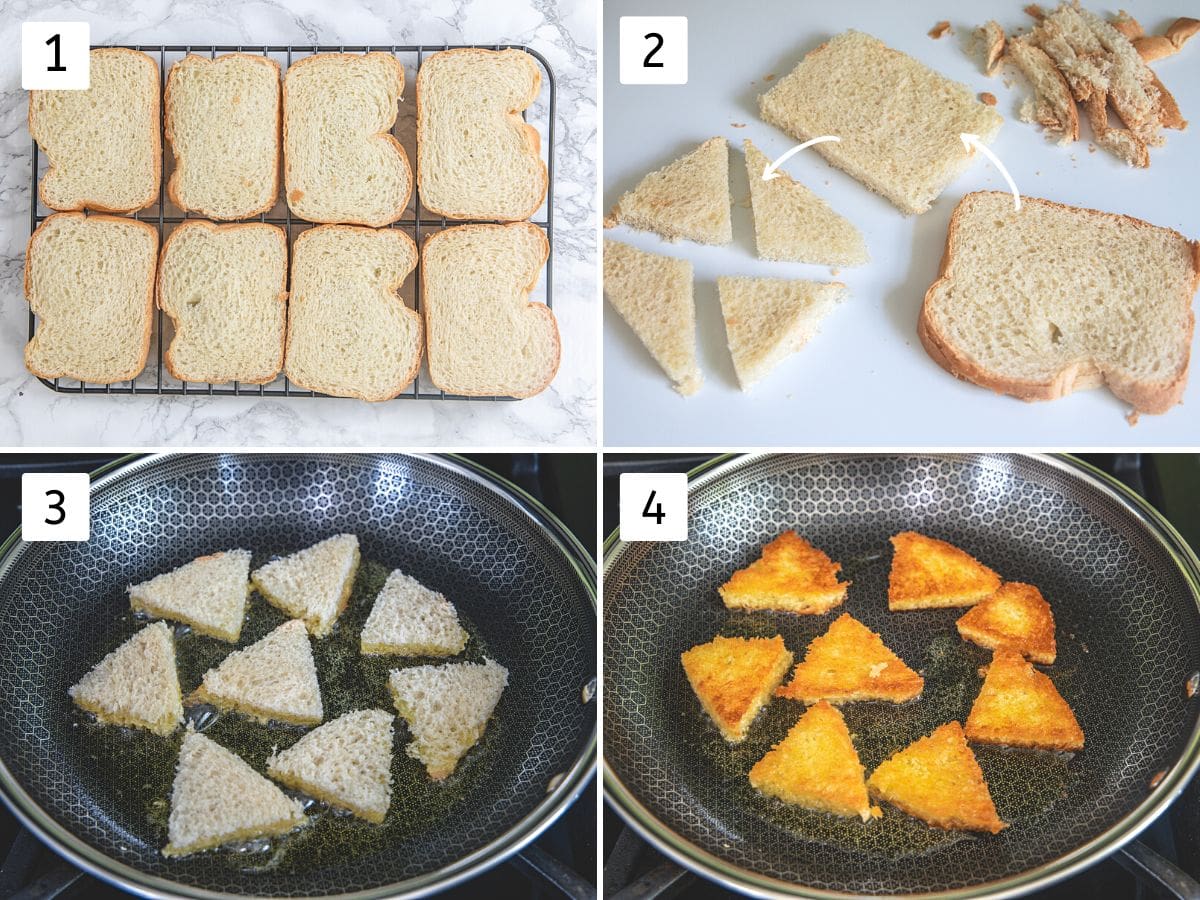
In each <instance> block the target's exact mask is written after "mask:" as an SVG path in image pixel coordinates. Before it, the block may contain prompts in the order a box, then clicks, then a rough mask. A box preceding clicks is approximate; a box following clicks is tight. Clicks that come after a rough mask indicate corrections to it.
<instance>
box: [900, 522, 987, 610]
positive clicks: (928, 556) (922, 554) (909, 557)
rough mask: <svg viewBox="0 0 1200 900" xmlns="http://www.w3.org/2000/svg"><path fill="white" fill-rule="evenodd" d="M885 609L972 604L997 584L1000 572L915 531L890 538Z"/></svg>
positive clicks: (931, 607) (904, 532) (948, 544)
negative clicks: (890, 553) (889, 570)
mask: <svg viewBox="0 0 1200 900" xmlns="http://www.w3.org/2000/svg"><path fill="white" fill-rule="evenodd" d="M891 541H892V547H893V549H894V551H895V552H894V553H893V554H892V568H891V572H890V573H889V574H888V609H890V610H892V612H896V611H897V610H902V609H934V608H940V607H945V606H974V605H975V604H976V603H978V602H979V601H980V600H982V599H983V598H984V597H988V596H991V595H992V594H994V593H995V592H996V590H997V589H998V588H999V587H1000V576H999V575H997V574H996V573H995V572H993V571H992V570H991V569H989V568H988V567H987V566H985V565H984V564H983V563H981V562H980V561H979V560H977V559H976V558H975V557H973V556H972V555H971V554H970V553H968V552H967V551H966V550H960V549H959V548H958V547H955V546H954V545H953V544H950V543H947V542H946V541H941V540H938V539H937V538H931V537H928V536H926V535H923V534H917V532H915V531H902V532H900V533H899V534H897V535H895V536H894V537H893V538H891Z"/></svg>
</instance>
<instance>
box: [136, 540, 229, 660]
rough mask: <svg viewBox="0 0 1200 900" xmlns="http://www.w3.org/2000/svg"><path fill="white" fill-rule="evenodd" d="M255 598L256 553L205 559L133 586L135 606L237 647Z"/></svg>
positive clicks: (215, 555)
mask: <svg viewBox="0 0 1200 900" xmlns="http://www.w3.org/2000/svg"><path fill="white" fill-rule="evenodd" d="M249 594H250V551H249V550H229V551H226V552H224V553H212V554H209V555H208V556H201V557H199V558H198V559H193V560H192V561H191V562H189V563H184V564H183V565H182V566H180V567H179V568H177V569H172V570H171V571H170V572H164V573H162V574H161V575H156V576H155V577H153V578H151V579H150V580H149V581H143V582H142V583H141V584H135V585H133V586H132V587H131V588H129V605H130V606H131V607H132V608H133V610H134V611H135V612H144V613H149V614H150V615H152V616H156V617H158V618H161V619H171V620H172V621H175V622H183V623H184V624H186V625H191V626H192V628H194V629H195V630H196V631H198V632H200V633H201V634H207V635H209V636H210V637H215V638H219V639H220V640H222V641H230V642H232V643H237V639H238V638H239V637H241V634H242V620H243V619H245V617H246V597H247V596H249Z"/></svg>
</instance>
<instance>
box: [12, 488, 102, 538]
mask: <svg viewBox="0 0 1200 900" xmlns="http://www.w3.org/2000/svg"><path fill="white" fill-rule="evenodd" d="M91 499H92V494H91V482H90V479H89V478H88V476H87V473H83V472H53V473H44V472H36V473H32V472H26V473H25V474H24V475H22V476H21V537H22V538H23V539H25V540H27V541H86V540H87V539H88V537H89V536H90V534H91V519H92V515H91Z"/></svg>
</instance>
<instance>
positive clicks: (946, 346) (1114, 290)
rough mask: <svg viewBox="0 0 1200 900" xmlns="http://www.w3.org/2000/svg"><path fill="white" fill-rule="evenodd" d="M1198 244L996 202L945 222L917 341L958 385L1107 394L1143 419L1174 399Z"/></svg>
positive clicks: (1186, 352) (1023, 392)
mask: <svg viewBox="0 0 1200 900" xmlns="http://www.w3.org/2000/svg"><path fill="white" fill-rule="evenodd" d="M1198 284H1200V244H1197V243H1196V242H1195V241H1190V240H1188V239H1187V238H1185V237H1184V236H1183V235H1181V234H1179V233H1178V232H1176V231H1172V230H1171V229H1169V228H1159V227H1156V226H1154V225H1150V224H1149V223H1147V222H1142V221H1139V220H1138V219H1133V218H1130V217H1129V216H1120V215H1113V214H1111V213H1105V212H1098V211H1096V210H1092V209H1081V208H1078V207H1072V206H1064V205H1062V204H1060V203H1053V202H1051V201H1049V200H1038V199H1036V198H1033V197H1022V198H1021V211H1020V212H1016V211H1014V210H1013V203H1012V196H1011V195H1010V194H1007V193H999V192H994V191H987V192H980V193H972V194H967V196H965V197H964V198H963V199H962V202H960V203H959V205H958V208H957V209H955V211H954V215H953V216H951V218H950V228H949V231H948V233H947V235H946V251H945V254H944V255H943V256H942V266H941V270H940V273H939V275H938V279H937V280H936V281H935V282H934V283H933V284H932V285H931V286H930V288H929V290H928V291H927V292H926V294H925V302H924V305H923V306H922V307H921V317H920V322H919V325H918V332H917V333H918V334H919V336H920V338H921V343H922V344H923V345H924V346H925V350H926V352H928V353H929V355H930V356H931V357H932V358H933V360H934V361H935V362H936V363H938V365H940V366H942V368H944V369H946V371H948V372H950V373H951V374H952V375H955V376H956V377H958V378H962V379H965V380H967V381H971V382H974V383H975V384H978V385H980V386H981V387H987V388H991V389H992V390H994V391H998V392H1000V393H1005V394H1012V395H1014V396H1016V397H1020V398H1021V399H1023V400H1053V399H1055V398H1057V397H1062V396H1065V395H1066V394H1069V393H1071V392H1072V391H1075V390H1079V389H1082V388H1092V387H1098V386H1100V385H1102V384H1104V385H1107V386H1108V388H1109V390H1111V391H1112V392H1113V393H1114V394H1115V395H1116V396H1117V397H1119V398H1120V399H1122V400H1124V401H1125V402H1127V403H1129V404H1131V405H1132V406H1133V408H1134V409H1135V410H1136V411H1137V412H1143V413H1163V412H1166V411H1167V410H1169V409H1170V408H1171V407H1172V406H1174V405H1175V404H1176V403H1178V402H1179V401H1180V399H1181V398H1182V396H1183V390H1184V388H1185V387H1186V386H1187V374H1188V362H1189V358H1190V354H1191V345H1192V330H1193V327H1194V324H1195V317H1194V316H1193V313H1192V295H1193V294H1194V293H1195V291H1196V287H1197V285H1198Z"/></svg>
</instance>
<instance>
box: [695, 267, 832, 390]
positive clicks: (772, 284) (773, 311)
mask: <svg viewBox="0 0 1200 900" xmlns="http://www.w3.org/2000/svg"><path fill="white" fill-rule="evenodd" d="M717 292H718V294H719V295H720V298H721V314H722V315H723V316H724V317H725V338H726V340H727V341H728V343H729V353H730V355H731V356H732V357H733V368H734V370H735V371H736V372H737V377H738V383H739V384H740V385H741V387H742V390H743V391H748V390H750V388H752V387H753V386H754V385H755V384H757V383H758V382H759V381H761V380H762V379H763V378H765V377H766V376H767V375H768V374H769V373H770V372H771V370H772V369H774V368H775V367H776V366H777V365H779V363H780V362H782V361H783V360H784V359H786V358H787V357H789V356H791V355H792V354H793V353H797V352H799V351H800V350H801V349H803V348H804V345H805V344H807V343H808V342H809V341H810V340H811V339H812V337H813V335H815V334H816V333H817V329H818V328H819V327H820V324H821V321H822V320H823V319H824V318H825V317H826V316H827V315H829V313H830V312H832V311H833V308H834V307H835V306H837V305H838V304H839V303H840V302H842V300H843V299H844V298H845V296H846V286H845V285H844V284H841V283H840V282H836V281H835V282H829V283H821V282H817V281H800V280H791V281H790V280H787V279H784V278H748V277H738V278H729V277H725V276H721V277H719V278H718V279H717Z"/></svg>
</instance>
